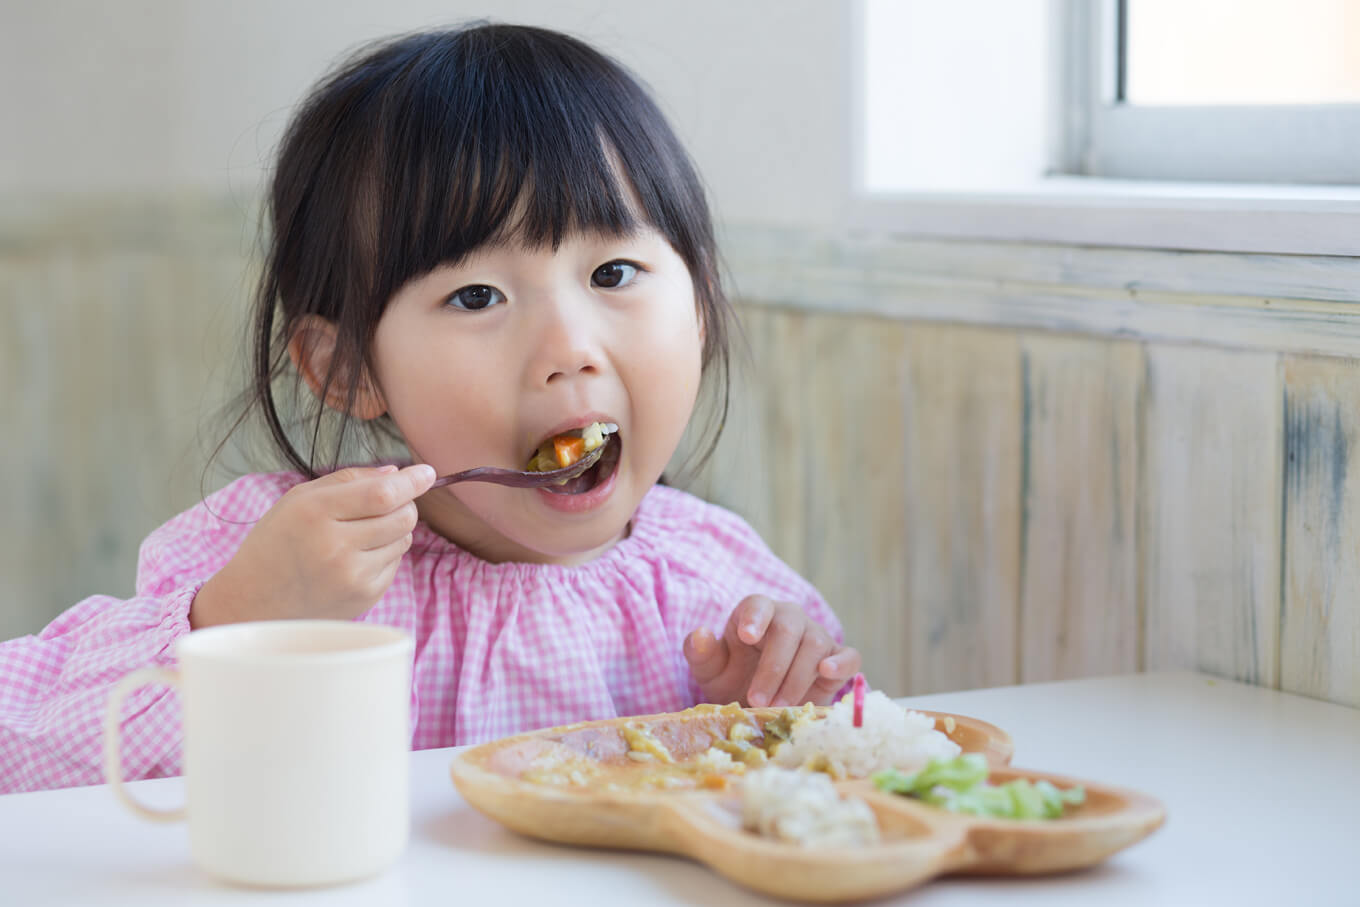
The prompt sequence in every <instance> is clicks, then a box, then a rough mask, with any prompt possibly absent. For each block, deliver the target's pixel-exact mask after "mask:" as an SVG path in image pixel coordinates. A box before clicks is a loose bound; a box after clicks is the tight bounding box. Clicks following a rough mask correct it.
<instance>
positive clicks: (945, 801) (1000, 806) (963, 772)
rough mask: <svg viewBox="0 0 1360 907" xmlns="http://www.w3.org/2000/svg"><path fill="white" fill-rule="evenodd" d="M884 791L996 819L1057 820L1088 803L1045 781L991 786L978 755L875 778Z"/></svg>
mask: <svg viewBox="0 0 1360 907" xmlns="http://www.w3.org/2000/svg"><path fill="white" fill-rule="evenodd" d="M873 780H874V786H875V787H877V788H878V789H879V790H883V791H887V792H889V793H893V794H901V795H902V796H905V797H915V798H917V799H919V800H923V801H925V802H926V803H930V804H931V805H933V806H939V807H943V808H944V809H947V810H949V811H950V812H956V813H966V814H968V815H970V816H987V817H989V818H996V819H1057V818H1060V817H1061V816H1062V814H1063V811H1064V810H1065V809H1066V808H1067V807H1068V806H1078V805H1080V804H1082V803H1085V802H1086V791H1085V789H1083V788H1081V787H1071V788H1067V789H1066V790H1062V789H1060V788H1058V787H1057V786H1055V785H1054V784H1053V783H1052V782H1050V781H1045V780H1043V779H1042V778H1041V779H1040V780H1038V781H1033V782H1031V781H1029V780H1027V779H1025V778H1016V779H1015V780H1013V781H1007V782H1006V783H1004V784H988V783H987V760H986V759H984V758H982V756H980V755H978V754H977V753H964V754H963V755H961V756H956V757H954V758H953V759H932V760H931V761H930V762H929V764H927V765H926V767H925V768H923V769H921V770H920V771H917V772H912V773H903V772H900V771H898V770H896V769H887V770H885V771H881V772H878V773H876V774H875V775H874V776H873Z"/></svg>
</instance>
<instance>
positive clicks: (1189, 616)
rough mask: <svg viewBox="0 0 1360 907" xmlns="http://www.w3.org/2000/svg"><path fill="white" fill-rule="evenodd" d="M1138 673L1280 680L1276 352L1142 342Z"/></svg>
mask: <svg viewBox="0 0 1360 907" xmlns="http://www.w3.org/2000/svg"><path fill="white" fill-rule="evenodd" d="M1147 373H1148V378H1147V387H1148V393H1147V415H1146V436H1145V439H1144V445H1143V447H1144V458H1145V472H1144V476H1145V482H1144V485H1143V502H1144V513H1145V523H1144V533H1143V539H1144V544H1145V550H1146V560H1145V563H1146V581H1145V582H1146V594H1147V652H1146V667H1147V668H1148V670H1178V669H1190V670H1198V671H1207V672H1209V673H1212V674H1218V675H1221V676H1224V677H1229V678H1232V679H1234V680H1241V681H1245V682H1247V683H1255V684H1262V685H1265V686H1270V687H1274V686H1277V685H1278V683H1279V675H1278V653H1279V643H1280V638H1279V628H1280V495H1281V490H1280V485H1281V455H1282V446H1283V444H1282V440H1281V434H1280V431H1281V406H1280V378H1279V358H1278V357H1277V356H1275V355H1272V354H1269V353H1238V352H1225V351H1218V350H1206V349H1202V348H1195V347H1169V346H1161V347H1150V348H1149V349H1148V351H1147Z"/></svg>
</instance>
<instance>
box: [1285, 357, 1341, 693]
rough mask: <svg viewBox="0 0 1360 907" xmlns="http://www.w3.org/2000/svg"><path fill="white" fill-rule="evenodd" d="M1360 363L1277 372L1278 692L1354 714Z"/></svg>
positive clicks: (1307, 361) (1311, 363)
mask: <svg viewBox="0 0 1360 907" xmlns="http://www.w3.org/2000/svg"><path fill="white" fill-rule="evenodd" d="M1357 445H1360V363H1357V362H1354V361H1338V360H1329V359H1317V358H1298V357H1289V358H1287V359H1286V360H1285V363H1284V451H1285V453H1284V459H1285V469H1284V475H1285V482H1284V491H1285V497H1284V569H1285V582H1284V605H1283V611H1282V613H1281V621H1280V688H1281V689H1283V690H1286V691H1288V692H1291V693H1302V694H1304V695H1306V696H1315V697H1317V698H1319V699H1327V700H1330V701H1332V702H1339V703H1341V704H1343V705H1351V706H1360V601H1358V600H1357V598H1356V590H1357V589H1360V518H1358V516H1360V511H1358V510H1357V508H1360V470H1356V469H1353V468H1352V466H1351V464H1352V462H1353V461H1355V460H1356V457H1357V455H1360V447H1358V446H1357Z"/></svg>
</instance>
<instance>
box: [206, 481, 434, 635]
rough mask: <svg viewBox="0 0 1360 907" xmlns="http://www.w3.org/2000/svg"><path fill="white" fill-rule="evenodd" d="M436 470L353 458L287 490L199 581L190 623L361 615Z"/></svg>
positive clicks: (373, 600)
mask: <svg viewBox="0 0 1360 907" xmlns="http://www.w3.org/2000/svg"><path fill="white" fill-rule="evenodd" d="M434 479H435V472H434V469H433V468H432V467H430V466H428V465H426V464H423V463H420V464H416V465H415V466H408V467H406V468H405V469H401V470H398V469H397V468H396V467H395V466H380V467H351V468H348V469H341V470H338V471H337V472H333V473H331V474H330V475H326V476H322V477H321V478H319V479H314V480H313V481H310V482H304V483H302V484H301V485H297V486H295V487H293V488H291V489H289V490H288V492H287V493H286V494H284V496H283V497H282V498H280V499H279V500H278V502H277V503H275V504H274V506H273V507H271V508H270V509H269V512H268V513H266V514H265V515H264V517H263V518H261V520H260V521H259V522H258V523H256V524H255V528H254V529H252V530H251V531H250V534H249V535H247V536H246V539H245V541H244V542H243V543H242V544H241V548H240V550H239V551H237V552H236V555H235V556H234V557H233V558H232V559H231V560H230V561H228V562H227V565H226V566H225V567H223V568H222V569H221V570H219V571H218V572H217V573H216V574H215V575H214V576H213V577H212V578H211V579H210V580H208V581H207V582H206V583H204V584H203V587H202V588H201V589H200V590H199V592H198V595H197V596H196V597H195V598H194V603H193V605H192V607H191V608H190V609H189V624H190V626H191V627H193V628H195V629H198V628H200V627H208V626H212V625H213V624H225V623H238V622H241V621H247V620H279V619H284V618H335V619H340V620H348V619H352V618H355V617H358V616H359V615H360V614H363V613H364V612H365V611H367V610H368V609H369V608H371V607H373V606H374V605H375V604H377V602H378V599H380V598H382V596H383V593H385V592H386V591H387V587H388V586H390V585H391V584H392V579H393V577H395V576H396V573H397V566H398V564H400V563H401V558H402V556H403V555H404V554H405V553H406V551H407V549H409V548H410V547H411V530H413V529H414V528H415V525H416V520H417V518H418V517H417V514H416V505H415V499H416V498H417V497H419V496H420V495H422V494H424V493H425V492H426V491H428V490H429V489H430V486H431V485H432V484H433V483H434Z"/></svg>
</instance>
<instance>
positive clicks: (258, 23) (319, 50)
mask: <svg viewBox="0 0 1360 907" xmlns="http://www.w3.org/2000/svg"><path fill="white" fill-rule="evenodd" d="M472 17H489V18H494V19H497V20H501V21H510V22H525V23H532V24H538V25H546V26H549V27H555V28H560V29H563V30H566V31H570V32H572V33H574V34H577V35H579V36H581V37H583V38H585V39H587V40H589V41H591V42H592V43H595V44H596V45H597V46H600V47H601V48H602V49H604V50H606V51H607V52H609V53H612V54H614V55H615V56H617V57H618V58H620V59H621V60H622V61H623V62H624V63H625V64H627V65H628V66H630V67H631V68H632V69H633V70H634V71H635V72H637V73H638V74H640V75H641V76H642V78H643V79H644V80H646V81H647V82H648V83H649V84H651V86H652V87H653V89H654V91H655V93H656V94H657V96H658V98H659V100H660V102H661V104H662V107H663V109H665V110H666V111H667V113H668V114H669V115H670V116H671V118H672V121H673V122H674V124H675V126H676V128H677V130H678V131H679V133H680V135H681V137H682V139H684V140H685V142H686V143H687V145H688V146H689V148H690V151H691V153H692V154H693V155H694V157H695V158H696V160H697V162H698V164H699V167H700V169H701V171H702V172H703V174H704V176H705V178H706V180H707V182H708V184H709V187H710V191H711V194H712V197H713V202H714V205H715V208H716V210H717V212H718V214H719V215H720V216H721V217H724V218H725V219H727V220H730V221H740V222H763V223H771V224H817V223H826V222H827V221H828V220H834V219H836V218H838V215H839V212H840V206H841V202H842V199H843V198H844V194H845V191H846V190H845V187H846V186H847V185H848V181H849V148H850V141H849V130H850V113H849V106H848V96H849V82H848V79H849V74H848V69H849V67H848V58H849V49H850V36H849V28H850V14H849V4H848V3H839V2H825V0H741V2H733V0H687V2H638V0H499V2H496V0H491V2H483V3H472V2H467V0H439V2H436V0H344V2H338V0H233V2H229V3H228V2H220V0H211V2H210V0H119V2H117V3H104V2H99V0H44V2H14V0H6V2H4V3H3V5H0V84H3V85H5V86H6V87H5V90H4V91H3V92H0V195H8V194H14V193H22V194H32V193H39V194H42V193H63V194H64V193H75V194H83V193H115V194H124V193H144V192H162V191H166V192H170V193H183V192H185V191H189V192H208V193H225V192H228V191H230V192H232V193H235V194H237V195H238V196H244V195H250V194H252V193H253V192H254V191H255V190H256V188H257V186H258V184H259V179H260V173H261V167H262V165H263V164H265V163H266V162H267V158H268V155H269V152H270V149H271V147H272V146H273V143H274V141H275V140H276V138H277V136H278V134H279V132H280V131H281V129H282V127H283V124H284V121H285V119H286V117H287V115H288V111H289V109H290V107H291V105H293V104H294V103H295V102H296V101H297V100H298V99H299V98H300V96H301V95H302V94H303V92H304V91H305V90H306V87H307V86H308V85H309V84H310V83H311V82H312V81H313V80H314V79H315V78H316V77H317V76H318V75H320V73H321V72H322V71H323V70H324V69H325V68H326V67H327V66H328V65H329V64H330V63H331V62H332V61H334V60H335V58H336V57H337V56H338V55H340V54H341V53H343V52H344V51H345V50H347V49H349V48H351V47H353V46H354V45H355V44H357V43H359V42H362V41H364V40H367V39H370V38H374V37H379V36H382V35H385V34H389V33H392V32H398V31H405V30H409V29H414V28H419V27H422V26H428V25H436V24H447V23H453V22H457V21H460V20H463V19H466V18H472Z"/></svg>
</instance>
